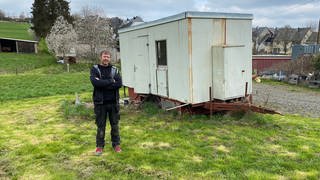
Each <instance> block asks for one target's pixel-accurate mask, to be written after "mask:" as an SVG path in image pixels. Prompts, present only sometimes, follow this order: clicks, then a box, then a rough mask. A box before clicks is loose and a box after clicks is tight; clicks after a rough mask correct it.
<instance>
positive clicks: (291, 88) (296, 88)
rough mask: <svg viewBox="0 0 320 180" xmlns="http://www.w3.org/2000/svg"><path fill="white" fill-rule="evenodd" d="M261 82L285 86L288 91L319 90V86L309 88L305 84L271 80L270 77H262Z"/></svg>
mask: <svg viewBox="0 0 320 180" xmlns="http://www.w3.org/2000/svg"><path fill="white" fill-rule="evenodd" d="M261 82H262V83H264V84H270V85H273V86H285V87H286V88H288V90H289V91H296V92H304V91H314V92H320V89H319V88H309V87H307V86H303V85H294V84H289V83H287V82H284V81H277V80H271V79H262V80H261Z"/></svg>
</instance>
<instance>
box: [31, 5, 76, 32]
mask: <svg viewBox="0 0 320 180" xmlns="http://www.w3.org/2000/svg"><path fill="white" fill-rule="evenodd" d="M31 9H32V11H31V13H32V19H31V22H32V23H33V30H34V32H35V34H36V36H37V37H43V38H45V37H46V36H47V34H48V33H49V31H50V30H51V27H52V26H53V24H54V22H55V21H56V19H57V17H59V16H63V17H64V18H65V19H66V20H67V21H68V22H69V23H72V22H73V18H72V16H71V15H70V8H69V2H67V1H65V0H34V3H33V4H32V8H31Z"/></svg>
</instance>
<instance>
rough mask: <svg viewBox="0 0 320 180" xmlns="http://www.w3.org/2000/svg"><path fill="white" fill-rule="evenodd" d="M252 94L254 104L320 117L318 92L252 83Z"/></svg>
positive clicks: (319, 94)
mask: <svg viewBox="0 0 320 180" xmlns="http://www.w3.org/2000/svg"><path fill="white" fill-rule="evenodd" d="M252 94H253V104H255V105H260V106H263V107H267V108H270V109H273V110H276V111H278V112H280V113H283V114H299V115H302V116H307V117H316V118H319V117H320V92H314V91H310V90H307V89H303V88H300V87H294V86H293V87H291V86H285V85H269V84H262V83H254V84H253V88H252Z"/></svg>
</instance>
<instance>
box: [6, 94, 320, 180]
mask: <svg viewBox="0 0 320 180" xmlns="http://www.w3.org/2000/svg"><path fill="white" fill-rule="evenodd" d="M90 96H91V93H82V94H80V97H81V99H82V100H83V101H89V99H90ZM73 99H74V96H72V95H58V96H50V97H41V98H36V99H24V101H23V102H22V101H20V100H17V101H8V102H6V103H5V104H2V105H0V109H1V116H0V127H1V130H0V131H1V134H2V135H3V136H2V138H1V140H0V152H1V153H0V156H1V161H0V169H1V168H2V171H4V173H5V174H6V176H8V177H10V178H13V179H15V178H18V179H19V178H26V179H28V178H30V179H38V178H44V177H45V178H47V179H96V178H114V179H127V178H129V179H131V178H132V179H141V178H142V179H145V178H147V179H148V178H151V179H153V178H160V179H161V178H162V179H167V178H170V179H179V178H181V179H189V178H192V179H203V178H205V179H208V178H210V179H211V178H214V179H239V178H240V179H280V178H289V179H318V178H320V173H319V167H320V156H319V149H320V139H319V137H320V133H319V128H320V121H319V119H308V118H302V117H298V116H275V115H260V114H251V113H249V114H230V115H215V116H213V117H212V118H209V117H206V116H188V115H184V116H179V115H175V114H173V113H165V112H163V111H161V110H157V109H155V107H152V105H150V104H147V105H146V106H147V107H148V108H144V109H147V110H139V109H135V108H132V107H126V108H125V107H122V110H121V122H120V127H121V138H122V147H123V152H122V153H120V154H116V153H114V152H113V151H112V149H111V147H108V146H107V147H106V148H105V153H104V154H103V155H102V156H101V157H96V156H94V153H93V152H94V147H95V124H94V121H93V119H92V117H93V112H92V108H91V107H88V108H87V109H85V108H86V107H85V106H84V107H81V108H82V110H81V111H85V112H86V113H84V114H82V115H81V113H80V114H74V115H73V116H69V118H67V117H66V116H65V112H64V110H65V108H66V106H68V107H69V110H70V109H72V108H74V109H75V108H76V107H74V105H73V103H72V101H73ZM155 112H156V113H155ZM69 115H70V114H69ZM82 117H87V118H82ZM108 129H109V127H108ZM107 134H108V133H107ZM106 138H107V141H108V139H109V136H108V135H107V136H106Z"/></svg>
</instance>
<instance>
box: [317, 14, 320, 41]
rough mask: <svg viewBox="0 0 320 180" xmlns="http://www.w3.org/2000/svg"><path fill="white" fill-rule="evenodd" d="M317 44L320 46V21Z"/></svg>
mask: <svg viewBox="0 0 320 180" xmlns="http://www.w3.org/2000/svg"><path fill="white" fill-rule="evenodd" d="M317 44H320V19H319V27H318V37H317Z"/></svg>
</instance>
